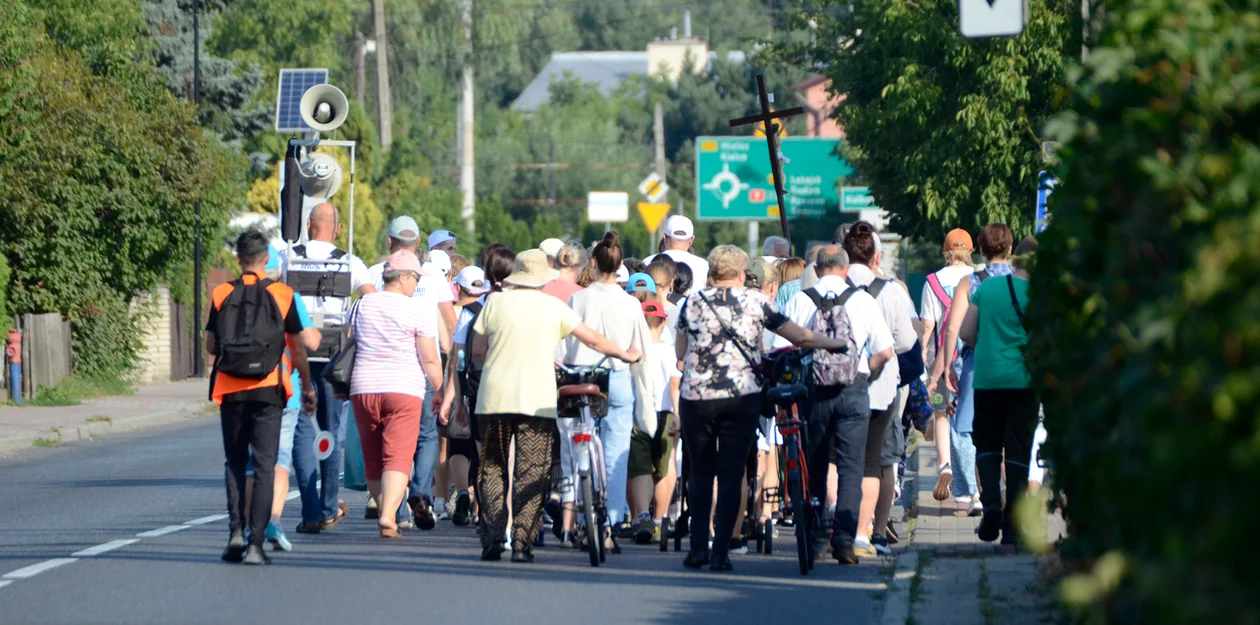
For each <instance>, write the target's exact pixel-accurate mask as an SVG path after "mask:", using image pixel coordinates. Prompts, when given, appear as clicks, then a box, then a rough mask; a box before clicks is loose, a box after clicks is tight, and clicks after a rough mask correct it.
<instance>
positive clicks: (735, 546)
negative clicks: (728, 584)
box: [722, 538, 748, 571]
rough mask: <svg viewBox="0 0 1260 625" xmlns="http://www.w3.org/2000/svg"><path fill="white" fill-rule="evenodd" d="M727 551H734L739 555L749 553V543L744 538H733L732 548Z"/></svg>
mask: <svg viewBox="0 0 1260 625" xmlns="http://www.w3.org/2000/svg"><path fill="white" fill-rule="evenodd" d="M727 553H733V554H735V555H737V556H742V555H747V554H748V543H747V542H745V541H744V539H742V538H732V539H731V545H730V549H729V550H728V551H727ZM722 570H727V571H729V570H730V569H722Z"/></svg>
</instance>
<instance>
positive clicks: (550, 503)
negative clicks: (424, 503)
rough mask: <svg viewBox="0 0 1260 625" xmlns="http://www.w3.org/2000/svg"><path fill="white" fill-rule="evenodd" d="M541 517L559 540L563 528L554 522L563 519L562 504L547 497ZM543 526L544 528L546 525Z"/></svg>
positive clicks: (466, 494) (457, 504)
mask: <svg viewBox="0 0 1260 625" xmlns="http://www.w3.org/2000/svg"><path fill="white" fill-rule="evenodd" d="M463 495H464V496H465V497H467V496H468V493H463ZM458 506H459V503H458V501H457V502H456V507H457V508H458ZM543 517H544V518H547V519H551V533H552V534H555V535H556V538H560V534H561V533H563V532H564V527H562V526H561V524H560V523H556V520H557V519H561V520H563V519H564V504H562V503H560V500H559V499H556V498H554V497H548V498H547V503H546V504H543ZM543 526H544V527H545V526H546V523H544V524H543Z"/></svg>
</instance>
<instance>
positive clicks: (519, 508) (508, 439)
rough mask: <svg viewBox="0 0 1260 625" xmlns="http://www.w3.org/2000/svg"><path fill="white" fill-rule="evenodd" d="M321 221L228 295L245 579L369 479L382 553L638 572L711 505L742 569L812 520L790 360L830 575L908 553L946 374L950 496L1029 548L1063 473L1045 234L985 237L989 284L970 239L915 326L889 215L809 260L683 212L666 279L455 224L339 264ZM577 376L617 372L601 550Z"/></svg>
mask: <svg viewBox="0 0 1260 625" xmlns="http://www.w3.org/2000/svg"><path fill="white" fill-rule="evenodd" d="M306 225H307V232H306V240H305V242H304V243H303V244H302V245H292V246H291V245H288V244H284V245H282V246H279V247H277V246H274V245H269V244H268V240H267V238H266V237H265V236H264V235H262V234H260V233H258V232H254V231H250V232H246V233H244V234H242V235H240V237H239V238H238V240H237V242H236V252H237V258H238V260H239V263H240V267H241V277H240V278H238V279H236V280H233V281H231V282H229V283H227V284H224V285H222V286H220V287H219V288H217V289H216V290H215V291H214V293H213V297H212V301H213V306H212V309H211V314H210V319H209V321H208V323H207V325H206V349H207V351H209V353H211V354H212V355H213V356H214V358H215V360H214V362H215V367H214V374H213V376H212V379H211V397H212V398H213V399H214V400H215V401H216V402H218V403H219V404H220V406H221V414H222V423H223V439H224V451H225V456H226V465H225V466H226V485H227V501H228V510H229V515H230V518H231V534H230V537H229V543H228V547H227V549H226V550H225V552H224V554H223V559H224V560H227V561H232V562H240V561H243V562H245V563H248V564H262V563H265V562H267V561H268V558H269V556H268V555H267V553H266V551H265V550H264V549H263V547H264V545H265V544H266V543H268V542H269V543H271V544H273V545H275V547H276V548H277V549H280V550H289V549H291V548H292V543H291V541H290V540H289V539H288V537H287V535H286V534H285V532H284V531H283V527H282V523H281V515H282V512H283V506H284V500H285V497H284V495H285V494H286V493H287V491H288V485H289V479H290V472H292V474H293V477H294V478H295V479H296V482H297V487H298V490H299V492H300V495H301V507H302V512H301V521H300V523H299V524H297V526H296V528H295V529H296V531H298V532H300V533H304V534H319V533H321V532H326V531H329V530H333V529H334V528H336V526H337V525H338V524H339V523H340V522H341V521H342V520H343V519H344V518H345V517H346V515H347V514H349V512H350V509H349V506H348V505H346V504H345V502H344V500H343V499H342V498H341V497H340V495H339V492H340V488H341V487H342V484H341V480H340V479H339V475H340V474H341V471H342V467H343V464H344V463H347V462H361V466H362V474H363V477H364V481H365V486H366V489H367V491H368V493H369V502H368V505H367V506H366V507H365V509H364V515H365V516H366V517H367V518H374V519H377V523H378V525H379V531H380V536H381V537H382V538H387V539H397V538H399V537H401V536H403V535H404V534H403V531H404V530H408V529H412V528H417V529H419V530H421V531H423V530H431V529H433V528H434V527H435V526H436V524H437V523H438V522H439V521H445V520H449V521H451V522H452V523H454V524H455V525H468V524H470V523H474V522H475V523H476V526H477V533H478V536H479V537H480V540H481V544H482V554H481V557H482V558H483V559H485V560H498V559H500V558H501V557H502V555H503V554H504V553H506V552H507V551H508V550H511V552H512V556H511V559H512V560H513V561H514V562H531V561H533V559H534V555H533V551H534V549H535V548H537V547H541V546H544V545H546V544H548V538H547V534H548V533H549V532H548V531H547V526H548V525H550V527H551V532H550V533H552V534H554V536H555V540H557V541H558V546H559V547H560V548H584V549H599V548H601V547H602V548H603V549H606V550H610V551H611V552H612V553H616V552H617V551H618V550H619V549H620V546H619V544H618V539H621V540H634V541H635V542H639V543H651V542H659V541H663V540H668V539H669V535H668V530H666V531H664V532H663V531H662V527H666V528H668V527H669V526H670V524H669V523H667V521H669V520H672V519H676V518H677V517H678V515H679V512H680V507H681V506H682V505H684V502H683V501H682V499H683V496H682V493H684V492H685V493H686V495H685V499H686V501H685V505H686V507H687V508H688V509H689V510H690V511H691V521H690V524H689V528H688V529H687V535H688V538H689V546H690V549H689V551H688V553H687V555H686V557H685V559H684V562H683V564H684V565H685V566H687V567H691V568H699V567H709V568H710V569H711V570H719V571H720V570H730V569H732V568H733V563H732V560H731V555H732V553H743V552H744V551H745V550H746V549H747V547H746V545H745V544H744V542H743V541H744V538H745V537H746V536H748V535H749V532H750V530H749V528H754V529H753V530H751V531H753V532H756V531H767V530H765V529H763V528H767V527H769V528H773V527H775V526H776V524H778V525H779V526H782V525H786V524H788V523H790V522H793V521H794V520H793V519H790V518H785V517H784V515H783V514H782V513H781V512H780V510H779V509H778V508H777V507H776V505H775V502H776V501H777V499H776V498H775V497H772V496H768V495H769V494H770V493H773V492H777V491H778V487H779V485H780V476H779V473H780V465H781V463H780V458H779V446H780V445H781V444H782V441H783V439H782V437H781V436H780V435H779V432H778V431H777V430H776V428H775V419H774V416H775V415H774V413H773V411H769V413H767V410H766V408H765V406H766V404H765V402H763V401H762V398H761V396H762V394H763V391H768V390H769V389H770V387H772V386H773V385H775V384H776V383H777V382H778V381H777V380H774V379H770V378H768V377H767V375H766V368H765V366H764V363H765V362H766V361H767V358H769V357H772V356H773V355H774V354H781V353H783V352H784V350H800V351H802V352H808V353H810V354H813V357H814V362H815V365H814V367H815V374H814V375H813V378H812V379H813V382H812V383H811V384H810V389H809V396H808V398H806V399H805V400H803V402H802V408H803V410H802V411H801V415H802V418H803V421H804V423H805V428H806V431H807V432H808V436H807V440H808V446H807V449H805V450H804V453H805V463H806V464H807V465H808V468H809V475H810V483H809V490H810V492H812V493H813V496H814V497H815V498H817V500H818V506H819V509H820V510H822V511H823V514H822V515H821V516H822V520H821V521H820V522H818V525H819V527H816V528H814V529H813V530H812V531H811V537H812V538H813V539H814V542H813V545H812V549H813V550H814V552H815V555H816V556H817V557H824V556H825V554H828V553H829V554H830V555H831V557H833V558H834V559H835V560H837V561H839V562H840V563H843V564H853V563H857V562H859V561H860V560H861V559H862V558H871V557H875V556H877V555H880V554H888V553H890V550H891V545H892V544H894V543H895V542H896V541H897V536H896V534H895V533H894V532H892V527H893V526H892V524H891V523H890V522H889V517H890V510H891V508H892V505H893V501H894V499H895V497H896V495H897V492H898V490H899V488H900V480H901V477H900V473H899V471H898V466H899V465H900V463H901V462H902V461H903V459H904V456H905V452H906V438H907V431H908V429H909V428H910V424H911V422H915V423H918V421H917V420H915V419H912V418H911V415H912V413H914V412H916V411H923V410H931V409H929V408H926V407H925V406H923V405H918V404H923V402H925V401H930V397H931V396H932V395H933V394H934V393H935V392H936V391H937V390H938V387H940V386H941V384H940V380H942V379H944V380H945V384H944V388H943V389H941V390H943V391H945V392H944V393H942V395H944V397H943V399H942V401H939V402H937V404H938V405H937V406H936V412H935V414H934V418H931V419H928V420H927V426H926V427H924V428H923V429H925V430H928V431H929V433H930V435H931V436H932V438H933V441H934V444H935V445H936V448H937V452H938V457H939V458H940V466H939V468H938V474H937V484H936V488H935V492H934V495H935V497H936V498H937V499H938V500H944V499H947V498H948V497H951V496H953V497H956V498H957V499H958V500H959V501H960V502H964V503H965V504H966V505H967V506H969V507H970V508H971V509H972V510H974V512H975V514H978V515H983V520H982V523H981V526H980V537H981V538H982V539H983V540H989V541H992V540H997V539H998V536H999V534H1000V535H1001V540H1002V541H1003V542H1010V541H1014V540H1015V537H1014V533H1013V532H1012V530H1011V519H1010V515H1009V513H1008V512H1005V510H1009V509H1010V506H1009V505H1005V506H1004V502H1007V504H1009V503H1010V502H1013V501H1014V500H1015V498H1016V497H1017V496H1018V495H1019V493H1021V492H1022V491H1023V490H1024V489H1025V488H1026V487H1027V484H1028V475H1029V471H1030V468H1031V469H1032V470H1033V471H1034V475H1035V478H1036V479H1037V480H1040V479H1041V478H1040V477H1039V475H1036V472H1037V470H1038V469H1037V466H1036V465H1037V463H1036V462H1035V451H1034V450H1033V449H1032V447H1033V440H1034V438H1033V430H1034V427H1035V425H1036V421H1037V416H1038V404H1037V398H1036V396H1035V395H1034V393H1033V391H1032V390H1030V384H1029V380H1028V374H1027V370H1026V367H1025V365H1024V361H1023V355H1022V347H1023V345H1024V344H1025V343H1026V342H1027V333H1026V331H1025V330H1024V327H1023V324H1022V320H1023V314H1024V312H1023V311H1024V310H1026V307H1027V295H1026V293H1027V274H1026V273H1025V271H1024V268H1023V267H1022V266H1021V264H1020V263H1022V262H1024V259H1025V258H1026V257H1027V256H1028V255H1029V254H1031V252H1032V251H1033V250H1034V249H1035V241H1034V240H1032V239H1029V240H1026V241H1024V242H1022V243H1021V244H1020V245H1019V247H1018V248H1017V249H1012V248H1013V239H1012V235H1011V231H1010V229H1009V228H1007V227H1006V226H1003V225H1000V224H993V225H989V226H987V227H985V228H984V229H983V230H982V231H981V232H980V233H979V243H980V245H979V248H980V250H979V251H980V253H981V254H982V255H983V257H984V261H985V262H984V265H983V267H982V268H981V269H977V268H976V267H975V266H974V265H973V253H974V252H975V250H974V249H973V247H974V246H973V243H972V238H971V235H970V234H969V233H968V232H966V231H964V230H961V229H960V230H954V231H952V232H950V233H949V234H948V235H947V236H946V238H945V241H944V245H943V248H942V255H943V259H944V262H945V266H944V267H943V268H942V269H940V270H939V271H936V272H935V273H932V274H931V275H929V276H928V279H927V283H926V284H925V286H924V287H923V292H922V297H921V298H920V299H921V304H920V305H919V306H918V307H917V308H916V306H915V304H914V303H913V300H912V298H911V296H910V292H909V289H908V287H907V286H906V285H905V283H904V282H902V281H900V280H898V279H896V278H895V277H893V276H892V275H890V273H891V272H889V273H886V270H888V269H891V268H890V267H887V266H886V262H885V256H884V250H883V246H884V243H882V242H881V239H880V235H879V233H878V232H877V231H876V229H875V228H874V227H873V226H872V225H871V224H869V223H866V222H858V223H856V224H852V225H849V226H845V227H842V228H841V229H840V230H839V231H837V233H836V235H835V237H834V242H833V243H831V244H829V245H822V246H819V247H816V248H815V249H812V250H810V251H809V253H808V254H807V255H806V257H804V258H801V257H792V256H791V255H790V253H791V246H790V244H789V243H788V241H786V240H784V239H781V238H779V237H771V238H769V239H767V240H766V242H765V246H764V248H763V250H762V254H761V255H760V256H757V257H755V258H751V259H750V257H749V255H748V254H746V253H745V252H744V251H743V250H741V249H740V248H738V247H735V246H731V245H718V246H716V247H714V248H713V249H712V250H710V251H709V253H708V254H707V255H705V256H704V257H702V256H700V255H697V253H696V250H695V229H694V226H693V224H692V222H691V221H690V220H689V219H687V218H686V217H683V216H681V215H674V216H671V217H670V218H669V219H668V220H667V221H666V224H665V227H664V236H663V238H662V240H661V242H660V243H661V247H660V253H658V254H656V255H653V256H650V257H648V258H646V259H643V260H641V261H640V260H637V259H632V258H626V257H625V256H624V254H623V250H622V248H621V245H620V241H619V238H618V235H617V233H616V232H608V233H607V234H605V236H604V237H603V238H602V239H601V240H600V241H598V242H596V243H595V244H594V245H592V246H590V247H587V246H584V245H582V244H581V243H578V242H565V241H562V240H559V239H547V240H545V241H542V242H541V243H540V244H539V246H538V248H536V249H529V250H520V251H515V252H514V251H513V250H510V249H508V248H507V247H506V246H504V245H502V244H491V245H489V246H486V247H485V248H484V249H482V250H481V251H480V253H479V254H478V255H477V257H476V258H475V259H472V260H470V259H468V258H465V257H464V256H462V255H460V254H458V253H457V249H458V240H457V238H456V236H455V235H454V234H453V233H451V232H450V231H446V230H438V231H436V232H434V233H432V234H430V235H429V236H428V237H427V239H425V238H424V237H423V236H422V233H421V232H420V229H419V226H418V225H417V223H416V222H415V220H414V219H412V218H410V217H399V218H397V219H395V220H393V222H392V223H391V224H390V226H389V231H388V237H389V242H390V253H389V255H388V256H387V257H385V258H383V259H380V261H379V262H377V263H376V264H374V265H372V266H371V267H368V266H367V265H366V264H365V263H364V262H363V261H362V260H360V259H358V258H356V257H354V256H352V255H348V254H346V253H345V252H343V251H342V250H339V249H337V247H336V246H335V245H334V243H333V242H334V241H335V240H336V237H337V236H338V234H339V232H340V221H339V218H338V215H337V211H336V209H334V208H333V207H332V206H330V205H328V204H322V205H320V206H318V207H315V208H314V209H313V210H312V211H311V214H310V218H309V221H308V223H307V224H306ZM426 242H427V245H422V244H423V243H426ZM426 248H427V249H426ZM1012 263H1014V264H1012ZM556 363H562V364H565V365H579V366H593V365H599V366H601V367H604V368H606V369H607V371H608V373H607V388H606V389H605V391H604V392H605V393H606V399H607V406H608V407H607V414H606V415H602V418H600V419H598V420H597V423H598V432H597V435H598V439H599V440H600V441H601V442H602V455H603V465H604V469H605V473H606V493H605V494H606V508H607V517H608V519H609V524H610V525H612V527H611V528H610V530H611V531H610V532H609V533H608V540H607V544H605V545H602V546H601V545H591V544H589V540H584V539H583V538H582V537H581V536H582V533H581V532H579V531H578V525H579V524H582V523H585V522H586V519H584V518H582V515H581V514H580V513H579V510H580V509H581V508H580V507H579V506H578V499H579V493H578V492H577V489H575V488H574V483H575V476H574V475H573V470H572V467H573V466H574V463H573V461H572V457H573V456H572V454H573V453H574V449H573V439H574V434H575V429H574V428H575V425H574V422H573V421H572V420H571V419H568V418H564V415H561V414H559V412H558V410H557V375H556ZM348 429H349V430H350V431H349V434H351V435H350V436H347V433H348V431H347V430H348ZM343 456H344V457H343ZM684 468H685V470H684ZM680 477H685V484H678V483H679V481H680ZM1003 480H1004V483H1005V486H1003ZM749 484H752V487H750V486H749ZM1003 488H1005V491H1006V492H1005V495H1004V494H1003ZM251 498H252V501H251ZM750 500H751V502H750ZM697 511H699V512H697ZM797 521H799V520H797ZM768 531H772V532H774V531H778V530H777V529H770V530H768Z"/></svg>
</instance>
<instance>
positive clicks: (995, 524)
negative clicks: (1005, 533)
mask: <svg viewBox="0 0 1260 625" xmlns="http://www.w3.org/2000/svg"><path fill="white" fill-rule="evenodd" d="M1001 530H1002V512H1001V511H1000V510H994V511H992V512H989V511H985V512H984V516H983V518H981V519H980V525H979V527H977V528H976V535H978V536H979V537H980V540H983V541H984V542H986V543H991V542H993V541H995V540H997V539H998V533H999V532H1000V531H1001Z"/></svg>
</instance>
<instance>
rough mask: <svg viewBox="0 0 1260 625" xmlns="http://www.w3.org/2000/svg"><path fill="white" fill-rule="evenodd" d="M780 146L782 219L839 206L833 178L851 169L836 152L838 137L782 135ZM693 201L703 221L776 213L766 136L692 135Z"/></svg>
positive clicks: (826, 211) (838, 178)
mask: <svg viewBox="0 0 1260 625" xmlns="http://www.w3.org/2000/svg"><path fill="white" fill-rule="evenodd" d="M780 146H781V148H782V151H783V157H784V161H783V178H784V185H783V186H784V188H785V189H787V191H788V194H787V196H786V197H784V199H783V202H784V205H785V206H786V207H787V213H788V218H789V219H795V218H811V217H823V216H826V215H832V214H835V213H836V212H837V211H838V210H840V206H841V201H840V200H841V197H840V189H839V185H838V184H837V183H839V182H842V181H843V178H845V177H847V176H850V175H852V174H853V168H852V167H850V166H849V164H848V163H847V162H845V161H844V160H843V159H841V158H840V156H839V154H838V153H837V148H839V146H840V140H839V139H824V138H815V137H787V138H784V139H781V140H780ZM696 204H697V217H698V218H700V219H706V220H747V219H772V218H775V217H778V216H779V209H778V202H777V201H776V199H775V195H774V182H773V179H772V178H771V173H770V154H769V151H768V150H767V149H766V140H765V139H764V138H761V137H697V138H696Z"/></svg>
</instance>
